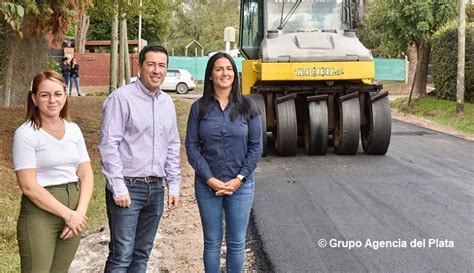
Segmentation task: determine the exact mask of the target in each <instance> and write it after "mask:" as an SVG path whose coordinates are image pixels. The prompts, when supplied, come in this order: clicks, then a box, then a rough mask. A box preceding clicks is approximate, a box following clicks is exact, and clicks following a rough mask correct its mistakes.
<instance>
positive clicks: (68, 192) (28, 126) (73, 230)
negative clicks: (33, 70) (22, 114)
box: [13, 71, 94, 272]
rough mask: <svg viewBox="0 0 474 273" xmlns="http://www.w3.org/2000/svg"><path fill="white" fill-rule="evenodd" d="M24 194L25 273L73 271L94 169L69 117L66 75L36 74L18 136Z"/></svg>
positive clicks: (16, 145)
mask: <svg viewBox="0 0 474 273" xmlns="http://www.w3.org/2000/svg"><path fill="white" fill-rule="evenodd" d="M13 162H14V168H15V172H16V176H17V180H18V184H19V186H20V188H21V191H22V192H23V195H22V197H21V209H20V215H19V218H18V227H17V233H18V234H17V236H18V246H19V249H20V258H21V271H22V272H68V269H69V266H70V264H71V262H72V260H73V258H74V255H75V253H76V250H77V248H78V246H79V240H80V234H81V231H83V230H84V228H85V226H86V223H87V216H86V213H87V207H88V204H89V201H90V199H91V196H92V191H93V183H94V182H93V173H92V168H91V164H90V159H89V155H88V153H87V150H86V145H85V142H84V137H83V135H82V132H81V130H80V129H79V127H78V126H77V125H76V124H75V123H73V122H70V121H69V116H68V97H67V93H66V84H65V82H64V79H63V77H62V76H61V75H60V74H59V73H57V72H55V71H44V72H41V73H39V74H37V75H36V76H35V77H34V79H33V83H32V88H31V91H30V92H29V93H28V102H27V120H26V122H25V123H23V124H22V125H21V126H20V127H19V128H18V129H17V130H16V131H15V136H14V140H13Z"/></svg>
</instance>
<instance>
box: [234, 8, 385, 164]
mask: <svg viewBox="0 0 474 273" xmlns="http://www.w3.org/2000/svg"><path fill="white" fill-rule="evenodd" d="M351 2H352V1H351V0H265V1H263V0H242V2H241V9H240V31H239V50H240V51H241V53H242V55H243V56H244V57H245V60H244V61H243V64H242V77H241V78H242V83H241V86H242V92H243V93H244V94H245V95H248V96H249V97H251V98H252V99H253V100H254V101H255V103H256V104H257V106H258V108H259V110H260V113H261V114H262V127H263V134H262V137H263V143H264V154H266V152H267V148H268V147H267V145H269V143H270V141H267V138H268V139H269V138H271V139H272V140H273V141H272V142H273V143H274V148H275V150H276V153H277V154H278V155H282V156H292V155H295V154H296V152H297V149H298V147H304V152H305V153H306V154H308V155H324V154H326V152H327V150H328V146H333V147H334V151H335V153H336V154H340V155H354V154H356V153H357V150H358V147H359V142H361V143H362V148H363V151H364V152H365V153H366V154H371V155H384V154H385V153H386V152H387V150H388V147H389V144H390V136H391V114H390V104H389V100H388V92H387V91H384V90H383V88H382V85H381V84H377V83H376V82H375V80H374V77H375V70H374V61H373V57H372V55H371V52H370V50H368V49H367V48H365V47H364V45H362V43H361V42H360V41H359V39H358V38H357V36H356V33H355V31H354V30H353V24H354V22H353V21H354V20H353V19H352V18H353V17H355V16H354V14H355V12H353V7H354V6H355V5H354V3H352V5H351ZM360 140H361V141H360Z"/></svg>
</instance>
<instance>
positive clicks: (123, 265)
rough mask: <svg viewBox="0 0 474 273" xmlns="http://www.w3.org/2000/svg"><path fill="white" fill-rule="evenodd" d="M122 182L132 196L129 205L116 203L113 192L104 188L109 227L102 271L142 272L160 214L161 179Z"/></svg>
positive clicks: (145, 265)
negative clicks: (106, 251) (117, 204)
mask: <svg viewBox="0 0 474 273" xmlns="http://www.w3.org/2000/svg"><path fill="white" fill-rule="evenodd" d="M125 184H126V185H127V188H128V192H129V194H130V198H131V200H132V205H131V206H130V208H123V207H118V206H116V205H115V203H114V199H113V195H112V192H110V191H109V190H107V189H106V190H105V191H106V204H107V216H108V218H109V227H110V243H109V256H108V258H107V262H106V264H105V272H133V273H135V272H136V273H140V272H143V273H145V272H146V268H147V262H148V257H149V256H150V253H151V250H152V248H153V241H154V240H155V236H156V232H157V230H158V224H159V223H160V218H161V215H162V214H163V203H164V188H163V181H161V183H150V184H147V183H144V182H133V181H130V180H125Z"/></svg>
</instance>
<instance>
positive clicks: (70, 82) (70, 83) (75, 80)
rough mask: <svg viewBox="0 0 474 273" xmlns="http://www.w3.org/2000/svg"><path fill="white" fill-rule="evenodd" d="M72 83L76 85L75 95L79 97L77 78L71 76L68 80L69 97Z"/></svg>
mask: <svg viewBox="0 0 474 273" xmlns="http://www.w3.org/2000/svg"><path fill="white" fill-rule="evenodd" d="M74 83H76V90H77V95H78V96H80V95H81V91H80V90H79V77H76V76H71V77H70V78H69V96H70V95H71V93H72V87H73V86H74Z"/></svg>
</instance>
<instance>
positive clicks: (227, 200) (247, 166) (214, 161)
mask: <svg viewBox="0 0 474 273" xmlns="http://www.w3.org/2000/svg"><path fill="white" fill-rule="evenodd" d="M186 152H187V155H188V160H189V163H190V164H191V166H192V167H193V168H194V170H195V172H196V174H195V182H194V184H195V194H196V199H197V203H198V206H199V213H200V216H201V222H202V228H203V233H204V253H203V260H204V268H205V271H206V272H212V273H214V272H220V257H221V245H222V238H223V234H224V232H223V212H224V215H225V229H226V231H225V234H226V243H227V254H226V269H227V272H242V269H243V266H244V261H245V238H246V232H247V225H248V221H249V216H250V209H251V207H252V203H253V197H254V191H255V177H254V176H255V175H254V170H255V168H256V166H257V162H258V161H259V160H260V158H261V155H262V128H261V121H260V115H259V113H258V108H257V106H256V105H255V103H253V102H252V101H251V100H250V99H248V98H247V97H245V96H243V95H242V93H241V92H240V88H239V79H238V74H237V68H236V65H235V63H234V61H233V59H232V58H231V57H230V56H229V55H228V54H227V53H223V52H220V53H217V54H215V55H213V56H212V57H211V58H210V59H209V61H208V63H207V67H206V74H205V77H204V93H203V96H202V98H200V99H199V100H197V101H196V102H194V103H193V105H192V106H191V110H190V113H189V118H188V127H187V133H186Z"/></svg>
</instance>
